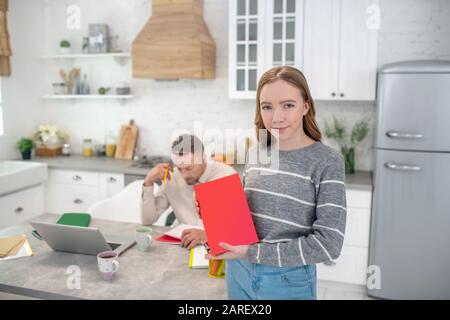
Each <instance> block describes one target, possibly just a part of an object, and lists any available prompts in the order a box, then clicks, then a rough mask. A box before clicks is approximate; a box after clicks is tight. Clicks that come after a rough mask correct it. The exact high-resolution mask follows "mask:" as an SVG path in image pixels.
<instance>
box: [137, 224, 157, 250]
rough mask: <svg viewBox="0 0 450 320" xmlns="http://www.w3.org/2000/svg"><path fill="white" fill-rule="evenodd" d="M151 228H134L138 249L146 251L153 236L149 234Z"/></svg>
mask: <svg viewBox="0 0 450 320" xmlns="http://www.w3.org/2000/svg"><path fill="white" fill-rule="evenodd" d="M151 232H152V229H150V228H143V227H140V228H137V229H136V243H137V247H138V250H139V251H142V252H145V251H148V249H149V248H150V245H151V244H152V241H153V238H152V236H151V234H150V233H151Z"/></svg>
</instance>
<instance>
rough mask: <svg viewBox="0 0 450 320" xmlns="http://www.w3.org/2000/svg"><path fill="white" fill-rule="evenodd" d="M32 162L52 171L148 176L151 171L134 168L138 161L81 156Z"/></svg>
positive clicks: (35, 158) (37, 159)
mask: <svg viewBox="0 0 450 320" xmlns="http://www.w3.org/2000/svg"><path fill="white" fill-rule="evenodd" d="M31 161H36V162H45V163H47V164H48V167H49V168H50V169H65V170H85V171H99V172H109V173H123V174H135V175H143V176H145V175H147V173H148V171H149V169H147V168H138V167H133V165H134V164H136V161H133V160H121V159H115V158H108V157H84V156H82V155H80V154H72V155H70V156H59V157H33V159H32V160H31Z"/></svg>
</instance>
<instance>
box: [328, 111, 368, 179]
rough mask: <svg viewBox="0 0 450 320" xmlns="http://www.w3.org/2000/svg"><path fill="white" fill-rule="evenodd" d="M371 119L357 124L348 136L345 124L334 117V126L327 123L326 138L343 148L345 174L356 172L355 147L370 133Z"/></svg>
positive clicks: (365, 119)
mask: <svg viewBox="0 0 450 320" xmlns="http://www.w3.org/2000/svg"><path fill="white" fill-rule="evenodd" d="M369 120H370V119H369V118H368V117H366V118H364V119H362V120H360V121H358V122H356V123H355V124H354V126H353V128H352V131H351V134H350V135H348V134H347V132H346V129H345V126H344V124H343V123H342V122H341V121H339V120H338V119H336V117H335V116H333V126H331V125H329V124H328V123H327V122H325V136H326V137H327V138H330V139H333V140H335V141H336V142H337V143H338V144H339V147H340V148H341V153H342V155H343V156H344V161H345V173H346V174H351V173H354V172H355V147H356V146H357V144H358V143H360V142H361V141H362V140H363V139H364V138H365V137H366V136H367V133H368V132H369Z"/></svg>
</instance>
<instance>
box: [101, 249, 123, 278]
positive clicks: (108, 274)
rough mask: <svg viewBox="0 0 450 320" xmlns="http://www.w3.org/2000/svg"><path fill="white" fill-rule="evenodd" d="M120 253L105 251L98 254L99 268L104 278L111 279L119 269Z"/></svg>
mask: <svg viewBox="0 0 450 320" xmlns="http://www.w3.org/2000/svg"><path fill="white" fill-rule="evenodd" d="M117 257H118V254H117V252H115V251H103V252H100V253H99V254H97V263H98V270H99V271H100V275H101V276H102V278H103V279H104V280H108V281H111V280H112V279H113V278H114V274H115V273H116V272H117V270H119V261H117Z"/></svg>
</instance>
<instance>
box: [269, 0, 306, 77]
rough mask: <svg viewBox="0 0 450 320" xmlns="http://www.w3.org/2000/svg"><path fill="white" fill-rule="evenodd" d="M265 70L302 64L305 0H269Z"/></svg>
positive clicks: (300, 65) (297, 66)
mask: <svg viewBox="0 0 450 320" xmlns="http://www.w3.org/2000/svg"><path fill="white" fill-rule="evenodd" d="M265 10H266V15H265V21H266V22H265V27H266V37H265V39H264V44H265V45H264V52H265V60H264V61H265V64H264V70H263V71H265V70H266V69H269V68H271V67H273V66H293V67H296V68H298V69H302V65H303V50H302V49H303V48H302V47H303V46H302V43H303V19H304V17H303V12H304V1H303V0H268V1H266V6H265Z"/></svg>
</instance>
